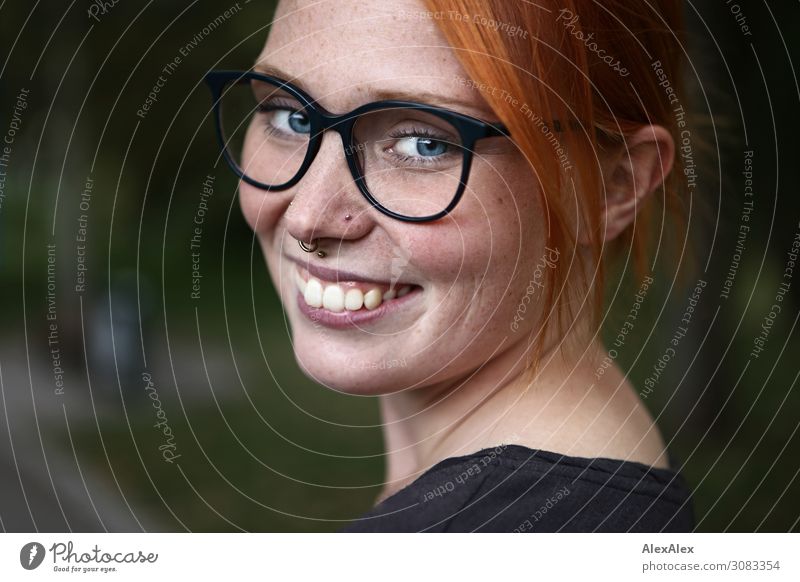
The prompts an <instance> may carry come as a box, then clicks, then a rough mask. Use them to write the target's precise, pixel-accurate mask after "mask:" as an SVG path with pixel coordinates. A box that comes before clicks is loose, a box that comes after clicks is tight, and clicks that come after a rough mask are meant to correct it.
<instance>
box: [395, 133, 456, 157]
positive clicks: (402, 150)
mask: <svg viewBox="0 0 800 582" xmlns="http://www.w3.org/2000/svg"><path fill="white" fill-rule="evenodd" d="M393 149H394V150H395V151H396V153H398V154H400V155H402V156H408V157H410V158H412V157H415V156H422V157H426V158H427V157H435V156H441V155H444V154H446V153H447V150H448V144H447V143H446V142H443V141H438V140H435V139H431V138H429V137H418V136H408V137H404V138H401V139H399V140H397V143H396V144H395V145H394V148H393Z"/></svg>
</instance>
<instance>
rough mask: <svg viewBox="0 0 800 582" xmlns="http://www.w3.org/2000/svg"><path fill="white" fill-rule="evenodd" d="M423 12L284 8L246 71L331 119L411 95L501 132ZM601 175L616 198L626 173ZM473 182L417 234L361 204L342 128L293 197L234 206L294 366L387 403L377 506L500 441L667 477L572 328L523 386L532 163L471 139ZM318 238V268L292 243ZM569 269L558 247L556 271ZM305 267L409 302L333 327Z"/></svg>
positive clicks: (340, 3)
mask: <svg viewBox="0 0 800 582" xmlns="http://www.w3.org/2000/svg"><path fill="white" fill-rule="evenodd" d="M424 10H425V7H424V5H423V4H422V3H421V2H417V1H413V0H386V1H384V0H377V1H371V2H369V3H364V2H362V1H358V0H336V1H335V2H334V1H326V2H311V1H307V0H285V1H282V2H281V3H280V5H279V8H278V12H277V14H276V17H275V23H274V25H273V26H272V28H271V31H270V34H269V37H268V39H267V42H266V45H265V46H264V49H263V51H262V52H261V54H260V55H259V56H258V59H257V61H256V64H255V66H254V69H255V70H257V71H258V70H264V71H269V72H270V73H271V74H274V75H276V76H280V77H283V78H285V79H286V80H289V81H291V82H293V83H294V84H296V85H297V86H299V87H302V88H303V89H304V90H305V91H306V92H307V93H309V94H310V95H311V96H312V97H313V98H314V99H316V100H317V101H318V103H319V104H320V105H321V106H323V107H325V108H326V109H327V110H329V111H331V112H333V113H343V112H347V111H350V110H352V109H355V108H356V107H358V106H360V105H363V104H365V103H369V102H372V101H377V100H381V99H391V98H402V99H409V97H413V99H412V100H414V101H419V102H423V103H427V104H431V105H438V106H442V107H447V108H449V109H453V110H456V111H459V112H461V113H465V114H467V115H471V116H473V117H477V118H479V119H482V120H486V121H492V122H494V121H496V116H495V115H494V114H493V112H492V111H491V109H490V108H489V107H488V106H487V105H486V103H485V102H484V101H483V100H482V98H481V96H480V93H479V92H477V91H475V90H473V89H471V88H470V87H468V86H465V85H464V84H463V83H459V82H458V81H459V79H464V78H465V77H467V75H466V73H465V71H464V69H463V68H462V66H461V65H460V63H459V61H458V59H457V58H456V55H455V54H454V52H453V50H452V49H451V48H450V47H449V45H448V44H447V42H446V41H445V39H444V37H443V36H442V35H441V33H440V32H439V30H438V29H437V27H436V25H435V23H434V22H433V21H431V20H426V19H423V18H418V17H412V16H410V15H413V14H419V13H421V12H422V11H424ZM659 129H660V128H656V130H655V131H654V130H653V128H650V133H649V134H645V135H644V137H643V138H642V143H643V144H644V145H643V146H642V148H641V149H640V151H639V154H640V155H638V156H634V157H633V158H631V159H635V160H640V161H641V164H649V165H647V166H646V167H644V166H643V167H633V168H630V167H627V174H633V173H636V175H637V177H638V176H639V175H649V174H648V173H652V171H653V167H652V166H653V164H654V163H655V162H653V161H652V159H653V158H654V156H653V155H650V154H652V152H656V153H657V152H658V151H661V152H662V154H663V153H664V152H663V148H664V147H665V146H664V143H663V142H664V138H663V134H662V133H660V132H659ZM650 135H652V136H654V137H647V136H650ZM659 140H662V143H658V142H659ZM666 145H667V146H670V145H671V142H670V143H669V144H666ZM659 147H661V148H662V149H661V150H659V149H658V148H659ZM655 157H656V158H657V159H661V160H663V155H662V156H661V157H660V158H658V156H655ZM617 162H618V163H620V164H622V163H623V162H619V161H618V160H617ZM617 162H615V161H614V160H611V161H610V162H609V163H611V164H613V163H617ZM670 163H671V162H670ZM607 173H608V175H610V176H614V179H615V180H617V181H618V182H620V184H622V186H621V187H620V188H616V191H621V192H623V194H624V193H625V191H626V190H625V188H624V184H625V180H626V167H624V166H621V169H620V168H614V167H612V168H611V170H610V171H608V172H607ZM639 182H642V180H639ZM657 183H658V182H657V181H654V184H653V186H652V187H653V188H655V186H656V185H657ZM467 184H468V187H467V190H466V192H465V194H464V196H463V198H462V199H461V201H460V203H459V204H458V206H456V208H455V209H454V210H453V211H452V212H451V213H450V214H449V215H448V216H446V217H444V218H442V219H440V220H437V221H435V222H431V223H421V224H413V223H407V222H402V221H399V220H395V219H393V218H391V217H389V216H385V215H383V214H381V213H380V212H378V211H377V210H375V209H374V208H372V207H371V206H370V204H369V202H368V201H367V200H366V199H365V198H364V197H363V195H362V194H361V193H360V192H359V190H358V188H357V186H356V184H355V183H354V181H353V178H352V176H351V174H350V172H349V170H348V168H347V165H346V162H345V158H344V153H343V148H342V143H341V139H340V137H339V135H338V134H336V133H335V132H328V133H326V135H325V137H324V139H323V142H322V147H321V149H320V151H319V153H318V155H317V157H316V159H315V161H314V163H313V164H312V166H311V167H310V169H309V170H308V172H307V173H306V175H305V176H304V177H303V178H302V180H301V181H300V182H299V183H298V184H297V185H295V186H294V187H292V188H291V189H289V190H286V191H280V192H266V191H264V190H260V189H258V188H255V187H253V186H251V185H248V184H246V183H244V182H242V183H241V184H240V201H241V207H242V210H243V213H244V216H245V218H246V220H247V222H248V223H249V225H250V226H251V228H252V229H253V230H254V233H255V235H256V237H257V238H258V241H259V244H260V246H261V249H262V251H263V254H264V257H265V259H266V264H267V267H268V269H269V272H270V275H271V277H272V280H273V282H274V284H275V286H276V288H277V289H278V291H279V295H280V298H281V301H282V303H283V305H284V308H285V310H286V313H287V317H288V320H289V323H290V325H291V330H292V342H293V347H294V352H295V357H296V358H297V361H298V363H299V365H300V366H301V368H302V369H303V370H304V371H305V373H307V374H308V375H309V376H310V377H312V378H313V379H315V380H316V381H318V382H319V383H321V384H323V385H326V386H328V387H330V388H332V389H335V390H339V391H342V392H346V393H349V394H355V395H375V396H381V411H382V414H383V420H384V423H385V429H384V432H385V436H386V446H387V458H388V475H387V485H386V490H385V493H384V494H389V493H391V492H393V491H396V490H397V489H398V488H399V487H401V486H403V485H405V484H407V483H408V482H409V481H410V480H412V479H413V478H414V477H415V476H417V475H418V474H419V473H420V472H421V471H424V470H425V469H427V468H428V467H430V466H431V465H432V464H434V463H435V462H437V461H439V460H441V459H443V458H445V457H448V456H453V455H458V454H466V453H469V452H474V451H476V450H479V449H481V448H484V447H487V446H494V445H496V444H498V443H503V442H506V443H507V442H515V443H518V444H522V445H525V446H530V447H532V448H541V449H545V450H551V451H558V452H563V453H565V454H570V455H575V456H590V457H594V456H603V457H612V458H626V459H628V460H634V461H639V462H643V463H646V464H650V465H655V466H661V467H664V466H666V459H665V457H664V454H663V444H662V442H661V439H660V437H659V435H658V431H657V429H656V428H655V427H654V426H653V424H652V420H651V419H650V417H649V415H648V414H647V412H646V411H645V410H644V408H643V407H642V405H641V403H640V402H639V400H638V397H637V396H636V395H635V393H634V391H633V390H632V388H631V386H630V385H628V383H627V381H626V380H625V378H624V376H623V374H622V373H621V372H620V371H619V370H618V369H617V368H616V367H612V368H611V369H610V370H609V371H607V372H606V374H604V376H603V378H602V380H601V381H600V382H598V381H597V380H596V379H595V378H594V370H595V369H596V367H597V362H598V361H599V359H600V358H602V356H603V355H604V353H605V352H604V348H603V347H602V346H601V345H600V344H599V343H598V342H596V341H592V339H591V337H588V336H586V337H583V335H584V334H585V333H586V329H587V328H585V327H584V326H582V325H580V322H579V324H578V325H576V326H575V327H574V329H573V330H572V331H571V332H570V333H571V334H572V335H574V336H576V337H575V338H572V337H570V338H567V337H558V336H554V337H548V338H547V342H546V345H547V346H548V347H549V348H550V350H552V349H553V348H556V347H557V346H558V345H559V344H560V343H561V342H563V341H567V340H569V341H572V339H576V341H575V345H580V346H582V347H581V349H580V350H578V351H577V352H576V353H572V352H570V351H567V352H566V353H567V354H568V355H566V356H565V357H560V356H559V357H555V356H554V355H553V354H554V352H552V351H548V352H547V353H546V354H545V358H544V359H543V365H542V370H541V372H540V374H539V375H538V377H537V379H536V380H535V381H534V384H533V385H530V383H529V382H525V381H522V379H521V372H522V371H523V369H524V366H525V356H526V354H527V349H528V347H529V344H530V337H531V334H535V333H536V332H537V329H538V325H539V324H540V322H541V318H542V315H543V313H542V310H543V309H544V308H545V305H544V302H543V301H537V300H536V297H535V296H534V298H533V300H531V301H530V302H528V303H527V304H526V305H527V307H526V312H525V316H524V319H523V320H522V321H521V322H519V323H518V328H517V329H516V330H515V331H512V330H511V327H510V326H511V322H512V321H514V315H515V313H517V311H518V308H519V305H520V302H521V300H522V299H523V297H524V296H525V295H526V292H527V291H526V290H527V288H528V284H529V281H530V280H531V278H532V273H534V271H535V270H536V268H537V264H538V263H541V261H542V258H543V257H545V256H549V257H550V258H551V259H552V258H553V256H554V255H553V249H551V250H547V249H546V248H545V244H544V241H545V235H546V232H547V228H548V225H547V222H546V219H545V212H544V208H543V201H542V199H541V193H540V191H539V189H538V188H537V181H536V176H535V173H534V172H533V171H532V169H531V168H530V166H529V164H528V163H527V161H526V160H525V158H524V156H523V155H522V154H521V153H520V152H519V151H518V150H517V149H516V148H515V147H514V145H513V143H512V142H511V141H510V140H507V139H503V138H493V139H491V140H486V143H485V144H479V146H478V148H477V149H476V154H475V158H474V161H473V167H472V171H471V173H470V176H469V181H468V183H467ZM649 186H650V183H649V182H648V187H647V188H645V189H644V191H637V192H634V193H633V194H631V196H629V197H627V198H626V197H625V196H624V195H622V196H621V198H620V200H619V202H618V204H616V205H615V206H613V207H611V208H609V215H608V220H609V221H610V222H609V223H608V224H607V228H606V232H607V236H608V237H611V236H613V235H615V234H616V233H618V232H619V230H620V229H621V226H624V223H625V221H629V220H632V219H633V214H634V213H632V212H629V211H625V209H627V208H628V206H626V204H629V202H630V199H631V198H632V197H636V196H638V197H641V196H643V195H647V194H648V193H649V192H648V189H649ZM346 215H350V217H351V218H350V219H349V220H347V219H345V217H346ZM313 239H316V241H317V242H318V244H319V248H320V249H322V250H324V251H325V253H326V256H325V257H324V258H321V257H319V256H318V255H317V254H316V253H305V252H303V251H302V250H301V249H300V247H299V246H298V244H297V240H304V241H310V240H313ZM554 250H555V251H559V249H554ZM573 263H574V257H570V256H569V255H568V254H566V253H561V254H559V255H557V262H556V264H555V266H554V267H552V268H570V265H571V264H573ZM309 264H310V265H312V266H321V267H327V268H330V269H336V270H341V271H346V272H349V273H354V274H356V275H360V276H362V277H363V278H364V279H372V280H377V281H384V282H390V281H399V282H400V283H402V284H407V285H413V286H415V292H414V293H413V294H410V295H409V296H408V297H406V298H405V301H404V303H403V304H402V307H401V308H398V309H396V310H393V311H392V312H391V313H388V314H387V315H385V316H382V317H379V318H377V319H375V320H373V321H368V322H366V323H364V324H363V325H358V326H355V327H350V328H347V329H331V328H328V327H326V326H324V325H322V324H320V323H319V322H315V321H312V320H311V319H309V317H308V316H307V315H305V314H304V313H303V312H302V311H301V309H300V307H299V306H298V290H297V285H296V277H297V272H298V267H299V266H300V265H309ZM547 268H551V267H547ZM301 300H302V299H301ZM562 333H563V332H562ZM579 340H584V341H579Z"/></svg>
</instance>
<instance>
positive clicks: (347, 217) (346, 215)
mask: <svg viewBox="0 0 800 582" xmlns="http://www.w3.org/2000/svg"><path fill="white" fill-rule="evenodd" d="M352 218H353V217H352V216H350V215H349V214H345V215H344V219H345V220H351V219H352Z"/></svg>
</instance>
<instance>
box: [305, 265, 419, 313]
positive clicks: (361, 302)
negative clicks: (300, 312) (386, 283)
mask: <svg viewBox="0 0 800 582" xmlns="http://www.w3.org/2000/svg"><path fill="white" fill-rule="evenodd" d="M295 283H296V284H297V288H298V289H299V290H300V292H301V293H302V294H303V297H304V298H305V300H306V303H307V304H308V305H310V306H311V307H318V308H319V307H324V308H325V309H327V310H329V311H334V312H337V313H338V312H342V311H345V310H347V311H358V310H359V309H361V308H362V307H365V308H367V309H369V310H373V309H377V308H378V307H380V305H381V303H383V302H384V301H389V300H390V299H394V298H395V297H403V296H404V295H407V294H408V292H409V291H411V286H410V285H403V286H402V287H398V288H396V289H395V288H394V287H391V288H390V289H388V290H387V291H385V292H384V291H382V290H381V288H380V287H377V286H376V287H372V288H368V289H367V290H366V291H363V290H362V289H358V288H349V289H347V288H345V287H341V286H339V285H337V284H336V283H324V284H323V283H322V282H321V281H320V280H319V279H315V278H314V277H309V278H308V281H306V280H305V279H303V277H302V275H300V273H299V272H297V271H295Z"/></svg>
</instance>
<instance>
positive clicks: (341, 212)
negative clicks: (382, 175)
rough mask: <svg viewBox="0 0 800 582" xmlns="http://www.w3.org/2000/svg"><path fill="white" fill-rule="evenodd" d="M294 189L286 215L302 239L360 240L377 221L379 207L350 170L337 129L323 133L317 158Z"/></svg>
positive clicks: (290, 227)
mask: <svg viewBox="0 0 800 582" xmlns="http://www.w3.org/2000/svg"><path fill="white" fill-rule="evenodd" d="M291 192H292V194H293V199H292V202H291V204H290V205H289V207H288V208H287V209H286V212H285V213H284V218H285V220H286V225H287V230H288V232H289V234H290V235H291V236H292V237H294V238H296V239H298V240H301V241H311V240H314V239H336V240H339V241H341V240H357V239H359V238H361V237H363V236H365V235H366V234H367V233H368V232H369V231H370V230H371V229H372V228H373V226H374V224H375V222H374V219H375V211H374V209H373V208H372V207H371V205H370V204H369V202H368V201H367V200H366V199H365V198H364V197H363V196H362V195H361V192H359V190H358V186H357V185H356V183H355V182H354V180H353V176H352V175H351V174H350V171H349V170H348V167H347V160H346V159H345V157H344V151H343V149H342V142H341V137H340V136H339V135H338V134H337V133H336V132H333V131H329V132H327V133H326V134H325V135H324V136H323V138H322V144H321V145H320V149H319V151H318V152H317V155H316V157H315V159H314V162H313V163H312V164H311V167H310V168H309V169H308V171H307V172H306V174H305V175H304V176H303V178H302V179H301V180H300V182H298V183H297V185H296V186H294V187H293V188H292V189H291Z"/></svg>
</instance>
